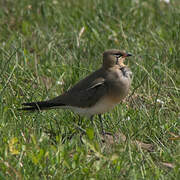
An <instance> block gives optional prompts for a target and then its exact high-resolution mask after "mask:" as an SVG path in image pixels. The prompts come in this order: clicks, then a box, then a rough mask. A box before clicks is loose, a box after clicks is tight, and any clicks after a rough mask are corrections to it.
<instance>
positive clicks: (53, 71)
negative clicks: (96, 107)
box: [0, 0, 180, 180]
mask: <svg viewBox="0 0 180 180" xmlns="http://www.w3.org/2000/svg"><path fill="white" fill-rule="evenodd" d="M0 7H1V8H0V34H1V36H0V59H1V60H0V101H1V102H0V103H1V106H0V134H1V136H0V179H90V178H91V179H158V180H159V179H168V180H169V179H179V178H180V173H179V171H180V139H179V137H180V113H179V112H180V61H179V57H180V46H179V45H180V21H179V19H180V2H179V0H174V1H172V0H171V1H170V3H165V2H163V1H159V0H147V1H143V0H137V1H135V0H126V1H123V0H119V1H114V0H104V1H100V0H96V1H95V0H92V1H83V0H76V1H75V0H69V1H60V0H59V1H58V0H57V1H56V0H53V1H50V0H47V1H42V0H40V1H35V0H32V1H20V0H14V1H10V0H5V1H2V2H0ZM110 48H116V49H124V50H126V51H128V52H131V53H132V54H134V56H133V57H132V58H130V59H129V60H128V62H127V64H128V65H129V67H130V68H131V70H132V71H133V74H134V79H133V83H132V88H131V92H130V94H129V97H127V98H126V100H125V101H124V102H123V103H121V104H120V105H118V106H117V107H115V108H114V110H113V111H111V112H110V113H106V114H105V115H104V128H105V130H106V131H107V132H111V133H112V134H113V135H114V138H112V137H111V136H107V137H106V139H105V142H104V143H103V142H102V141H101V135H100V133H99V129H100V124H99V121H98V118H96V119H95V121H94V126H92V125H91V123H90V121H89V120H88V119H85V118H84V119H82V123H81V125H80V126H79V125H78V117H77V115H74V114H73V113H72V112H69V111H63V110H52V111H46V112H42V113H25V112H19V111H18V110H17V109H18V108H19V107H21V103H22V102H29V101H36V100H43V99H48V98H51V97H55V96H57V95H59V94H61V93H62V92H63V91H65V90H67V89H68V88H70V87H71V86H72V85H73V84H75V83H76V82H77V81H79V80H80V79H82V78H84V77H85V76H86V75H88V74H89V73H90V72H93V71H94V70H95V69H97V68H98V67H100V65H101V58H102V52H103V51H104V50H106V49H110ZM80 128H81V129H82V130H83V131H84V132H85V134H83V135H82V130H80ZM48 132H51V133H50V136H49V133H48ZM53 134H54V136H52V135H53ZM142 143H144V145H142ZM137 144H139V145H137ZM150 147H151V148H150Z"/></svg>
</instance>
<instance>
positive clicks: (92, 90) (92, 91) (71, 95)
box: [51, 78, 107, 107]
mask: <svg viewBox="0 0 180 180" xmlns="http://www.w3.org/2000/svg"><path fill="white" fill-rule="evenodd" d="M106 92H107V86H106V83H105V80H104V78H98V79H96V80H95V81H93V82H92V83H90V85H89V86H88V87H87V88H83V87H82V88H81V89H80V88H77V89H76V88H74V89H73V91H71V90H70V91H68V92H67V93H65V94H63V95H61V96H59V97H57V98H55V99H53V100H51V102H54V103H55V104H56V103H57V104H58V103H60V104H64V105H65V106H76V107H90V106H92V105H94V104H95V103H96V102H97V101H98V100H99V99H100V98H101V97H103V96H104V95H105V93H106Z"/></svg>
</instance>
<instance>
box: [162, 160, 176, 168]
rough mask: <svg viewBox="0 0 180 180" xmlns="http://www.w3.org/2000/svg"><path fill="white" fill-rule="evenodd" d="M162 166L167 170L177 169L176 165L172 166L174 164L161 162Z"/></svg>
mask: <svg viewBox="0 0 180 180" xmlns="http://www.w3.org/2000/svg"><path fill="white" fill-rule="evenodd" d="M160 165H162V166H164V167H167V168H170V169H173V168H175V165H174V164H172V163H167V162H160Z"/></svg>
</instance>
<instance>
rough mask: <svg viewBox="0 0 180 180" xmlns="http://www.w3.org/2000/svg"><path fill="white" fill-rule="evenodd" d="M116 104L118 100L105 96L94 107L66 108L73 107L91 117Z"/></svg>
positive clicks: (83, 114)
mask: <svg viewBox="0 0 180 180" xmlns="http://www.w3.org/2000/svg"><path fill="white" fill-rule="evenodd" d="M116 104H117V102H116V103H115V102H113V101H112V100H110V98H103V99H101V100H100V101H99V102H97V103H96V104H95V105H94V106H92V107H87V108H80V107H74V106H68V107H67V106H66V108H68V109H71V110H72V111H74V112H75V113H77V114H79V115H82V116H87V117H90V116H92V115H94V114H102V113H105V112H107V111H109V110H110V109H112V108H113V107H114V106H115V105H116Z"/></svg>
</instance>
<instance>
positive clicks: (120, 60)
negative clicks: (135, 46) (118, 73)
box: [103, 49, 132, 68]
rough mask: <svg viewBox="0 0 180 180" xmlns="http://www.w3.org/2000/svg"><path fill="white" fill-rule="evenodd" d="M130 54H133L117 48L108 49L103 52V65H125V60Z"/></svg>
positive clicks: (106, 66) (108, 66)
mask: <svg viewBox="0 0 180 180" xmlns="http://www.w3.org/2000/svg"><path fill="white" fill-rule="evenodd" d="M129 56H132V55H131V54H129V53H126V52H124V51H120V50H117V49H111V50H106V51H105V52H104V53H103V67H105V68H110V67H113V66H115V65H119V66H120V67H123V66H125V64H124V60H125V59H126V57H129Z"/></svg>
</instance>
